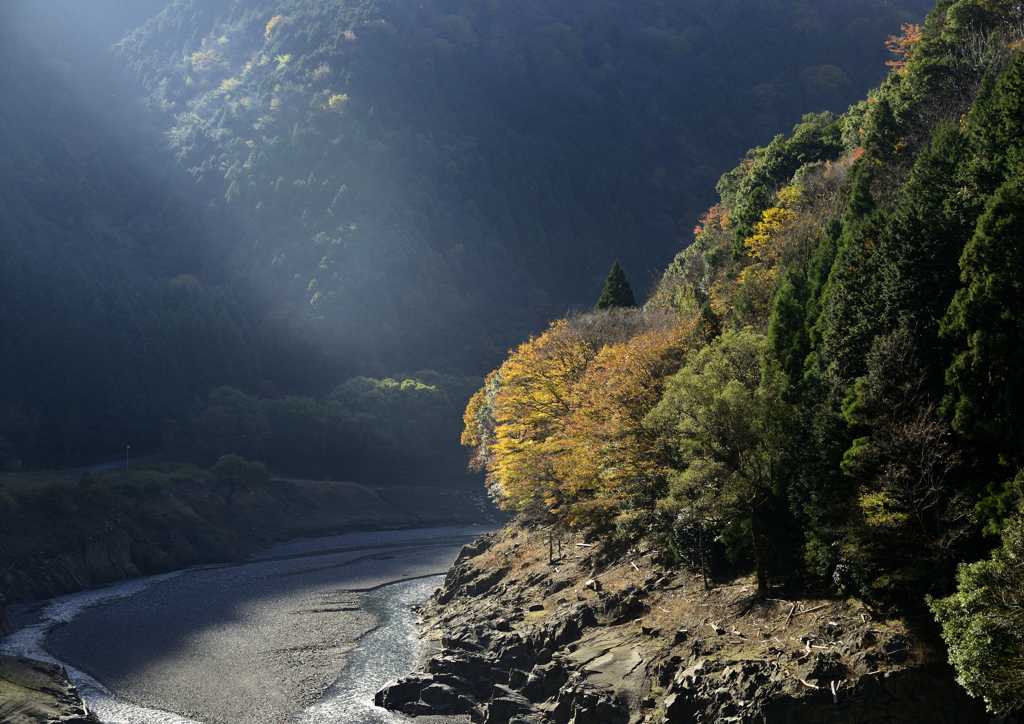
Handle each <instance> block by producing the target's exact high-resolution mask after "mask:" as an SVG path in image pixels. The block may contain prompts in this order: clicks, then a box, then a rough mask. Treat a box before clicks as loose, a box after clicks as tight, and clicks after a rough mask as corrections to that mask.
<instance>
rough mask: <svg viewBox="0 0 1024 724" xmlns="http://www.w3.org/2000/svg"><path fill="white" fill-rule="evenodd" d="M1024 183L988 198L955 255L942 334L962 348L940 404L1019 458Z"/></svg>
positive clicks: (959, 422)
mask: <svg viewBox="0 0 1024 724" xmlns="http://www.w3.org/2000/svg"><path fill="white" fill-rule="evenodd" d="M1022 230H1024V184H1022V183H1021V182H1020V181H1019V180H1013V181H1009V182H1007V183H1006V184H1004V185H1003V186H1001V187H1000V188H999V190H998V191H997V192H996V194H995V196H993V197H992V199H991V200H990V201H989V204H988V207H987V209H986V211H985V214H984V215H983V216H982V217H981V219H980V220H979V221H978V228H977V230H976V231H975V234H974V237H973V238H972V239H971V241H970V242H969V243H968V244H967V246H966V247H965V248H964V253H963V256H962V257H961V259H960V269H961V280H962V281H963V282H964V284H965V286H964V287H963V288H961V289H960V290H959V291H958V292H957V293H956V295H955V296H954V298H953V303H952V304H951V305H950V307H949V311H948V312H947V313H946V317H945V319H944V320H943V324H942V333H943V334H945V335H948V336H950V337H952V338H954V339H957V340H959V341H960V342H961V344H962V345H963V347H962V349H961V350H960V351H959V353H958V354H957V355H956V357H955V358H954V359H953V364H952V365H951V366H950V368H949V370H948V371H947V372H946V384H947V385H949V387H950V392H949V395H948V396H947V398H946V401H945V406H946V409H947V411H948V412H949V413H951V414H952V416H953V427H954V429H956V430H957V431H958V432H964V433H972V432H973V433H981V434H983V435H985V436H991V437H992V438H993V439H995V440H998V441H999V442H1000V443H1001V444H1000V447H1001V451H1002V452H1003V454H1004V455H1005V456H1007V458H1008V459H1009V460H1012V461H1019V459H1020V455H1021V453H1020V445H1021V442H1022V441H1024V414H1022V412H1021V410H1022V406H1021V403H1022V401H1024V381H1022V380H1021V376H1020V370H1021V367H1022V366H1024V335H1022V332H1021V330H1022V329H1024V303H1022V301H1021V300H1022V295H1024V267H1022V258H1024V231H1022Z"/></svg>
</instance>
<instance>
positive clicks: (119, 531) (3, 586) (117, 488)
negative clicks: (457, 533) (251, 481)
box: [0, 464, 501, 632]
mask: <svg viewBox="0 0 1024 724" xmlns="http://www.w3.org/2000/svg"><path fill="white" fill-rule="evenodd" d="M3 481H4V486H3V489H2V490H0V523H2V525H0V597H3V598H6V601H7V603H9V604H15V603H28V602H31V601H38V600H42V599H47V598H52V597H54V596H60V595H64V594H67V593H72V592H74V591H81V590H85V589H88V588H90V587H92V586H95V585H97V584H101V583H108V582H111V581H117V580H122V579H125V578H131V577H134V576H138V575H147V574H156V573H164V572H168V571H173V570H180V569H183V568H185V567H187V566H194V565H199V564H208V563H222V562H228V561H240V560H243V559H244V558H245V557H246V556H248V555H250V554H251V553H253V552H254V551H258V550H263V549H265V548H267V547H269V546H271V545H273V544H274V543H278V542H281V541H285V540H290V539H293V538H300V537H312V536H318V535H330V534H336V533H344V532H355V531H362V530H398V529H409V528H420V527H430V526H438V525H458V524H470V523H486V522H489V521H490V522H493V523H494V524H497V523H498V521H499V519H500V516H501V514H500V513H499V512H498V511H496V510H495V509H494V507H493V505H492V504H491V503H490V501H489V500H488V499H487V497H486V494H485V493H484V491H483V489H482V487H481V488H475V487H474V488H467V487H464V486H463V487H460V486H450V487H445V486H441V485H416V484H412V483H407V484H401V485H372V486H371V485H363V484H358V483H350V482H334V481H326V480H301V479H293V478H276V479H273V480H271V481H270V483H269V484H267V485H264V486H259V487H256V488H250V489H246V490H242V491H239V492H237V493H236V494H235V496H234V500H233V501H232V504H231V505H230V506H228V505H226V504H225V501H224V497H223V495H222V491H218V490H217V489H216V488H215V487H214V485H213V483H212V481H211V480H210V478H209V476H208V474H207V472H206V471H203V470H201V469H199V468H195V467H191V466H182V465H160V464H155V465H153V466H151V467H149V468H145V469H144V468H142V467H141V466H140V468H137V469H133V470H131V471H130V472H129V473H127V474H126V473H124V472H120V473H111V474H107V475H99V476H95V475H80V476H77V477H73V478H69V477H68V476H64V477H63V478H60V477H59V476H58V478H47V477H45V476H38V475H34V474H26V475H23V476H15V475H5V476H4V478H3ZM0 600H2V598H0ZM2 625H3V623H2V615H0V627H2ZM0 632H2V631H0Z"/></svg>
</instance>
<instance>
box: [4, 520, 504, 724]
mask: <svg viewBox="0 0 1024 724" xmlns="http://www.w3.org/2000/svg"><path fill="white" fill-rule="evenodd" d="M484 529H485V528H482V527H480V526H471V527H467V526H461V527H447V528H433V529H426V530H408V531H390V532H372V533H357V534H348V535H341V536H331V537H322V538H318V539H310V540H297V541H291V542H289V543H286V544H282V545H279V546H275V547H274V548H272V549H269V550H266V551H263V552H261V553H258V554H256V555H255V556H253V557H252V558H250V559H248V560H246V561H245V562H242V563H239V564H233V565H222V566H210V567H202V568H198V569H190V570H187V571H183V572H181V573H177V574H172V575H170V576H167V577H163V578H162V579H160V580H158V581H157V582H155V583H153V584H152V585H147V583H146V581H144V580H139V581H133V582H126V583H124V584H116V585H115V586H114V587H111V588H108V589H97V590H95V591H91V592H87V593H83V594H76V595H74V596H69V597H65V598H64V599H57V600H55V601H51V602H46V603H41V604H32V605H29V606H19V607H12V611H14V612H15V614H16V615H17V618H16V622H17V623H18V624H19V625H20V627H21V630H20V631H19V632H18V633H15V634H13V635H12V636H11V637H9V638H8V639H7V640H6V641H5V642H4V645H5V646H8V645H10V643H12V642H17V641H18V640H19V638H21V639H23V640H24V641H25V642H28V643H26V644H25V645H26V646H28V647H29V648H30V649H31V647H32V645H33V644H32V643H31V641H32V640H35V641H36V644H35V645H36V646H38V648H39V649H44V648H45V651H44V652H43V653H44V654H49V655H51V656H53V657H55V658H56V659H59V660H60V661H61V662H64V663H65V664H67V665H68V670H69V673H70V674H71V677H72V681H73V682H75V683H76V684H77V685H78V686H79V688H80V690H81V691H82V693H83V696H84V697H85V699H86V703H88V704H89V706H90V708H91V709H93V710H95V711H96V712H97V713H98V714H99V715H100V718H101V719H103V720H104V721H129V720H131V721H143V722H147V721H164V720H163V719H161V718H160V712H161V711H169V712H175V713H176V714H178V715H180V716H183V717H187V718H188V719H192V720H195V721H201V722H204V723H208V724H262V723H264V722H265V723H267V724H278V723H279V722H282V721H288V720H289V719H290V718H291V717H292V716H293V715H295V714H296V712H298V711H300V710H302V709H304V708H305V707H307V706H309V705H310V704H312V703H313V702H315V701H317V700H318V699H320V698H321V697H322V696H323V694H324V692H325V691H327V690H328V689H329V688H330V687H331V685H332V684H333V683H334V682H335V681H336V680H337V679H338V677H339V676H340V675H341V673H342V672H343V670H344V668H345V665H346V661H347V656H348V654H349V653H350V652H351V650H352V648H353V647H354V646H355V645H356V643H357V641H359V640H360V638H361V637H362V636H364V635H365V634H366V633H368V632H369V631H371V630H372V629H373V628H374V627H375V626H376V624H377V618H376V617H375V616H374V615H372V614H371V613H369V612H367V611H365V610H363V609H362V607H361V605H360V602H361V597H362V596H363V594H364V593H366V592H367V591H370V590H379V589H380V587H381V586H385V585H387V584H390V583H393V582H396V581H403V580H409V579H418V578H420V577H423V576H431V575H437V574H443V573H444V572H446V571H447V570H448V569H449V567H450V566H451V564H452V562H453V561H454V560H455V557H456V555H457V554H458V553H459V551H460V550H461V548H462V546H463V544H465V543H466V542H469V541H471V540H472V539H474V538H475V537H477V536H478V535H479V534H480V532H481V531H482V530H484ZM119 587H126V588H127V589H130V590H128V591H127V593H125V595H119V594H118V588H119ZM425 595H426V594H425ZM78 599H82V600H78ZM76 601H77V602H76ZM97 601H99V603H97ZM76 606H81V608H79V609H76V608H75V607H76ZM68 618H70V622H69V623H66V624H64V625H61V626H59V627H58V628H55V629H54V630H52V632H51V631H49V629H50V628H51V627H52V626H53V624H54V622H56V621H61V620H66V619H68ZM44 639H45V641H44ZM406 645H407V646H413V647H414V646H415V641H414V640H413V641H409V642H406ZM411 663H412V662H410V665H411ZM83 675H85V677H86V678H91V679H95V680H98V681H100V682H102V683H103V684H104V685H105V686H106V688H107V689H109V690H110V691H111V692H112V693H114V694H116V696H117V700H102V699H100V700H93V701H90V691H91V689H92V688H93V686H92V684H89V682H88V681H87V682H86V684H87V685H85V686H83V685H82V683H80V680H82V677H83ZM76 678H77V679H79V680H76ZM138 707H143V708H144V709H150V710H153V712H152V713H147V712H146V711H144V710H142V711H140V710H139V709H138Z"/></svg>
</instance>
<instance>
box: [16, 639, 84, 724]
mask: <svg viewBox="0 0 1024 724" xmlns="http://www.w3.org/2000/svg"><path fill="white" fill-rule="evenodd" d="M0 721H2V722H7V723H8V724H21V723H26V724H28V723H35V722H39V723H40V724H42V723H43V722H46V724H99V719H97V718H96V717H95V716H93V714H92V713H91V712H90V711H89V710H88V708H87V707H86V706H85V704H83V703H82V700H81V698H79V696H78V691H77V689H75V687H74V686H72V685H71V682H70V681H68V672H67V671H66V670H65V669H64V667H63V666H57V665H56V664H48V663H45V662H43V661H35V660H33V659H26V658H22V657H16V656H4V655H2V654H0Z"/></svg>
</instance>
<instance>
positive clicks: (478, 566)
mask: <svg viewBox="0 0 1024 724" xmlns="http://www.w3.org/2000/svg"><path fill="white" fill-rule="evenodd" d="M559 548H560V553H559ZM549 551H550V553H549ZM748 583H749V582H747V581H744V580H737V581H732V582H730V583H728V584H725V583H721V582H719V583H718V584H716V585H714V586H713V587H712V588H711V590H704V588H703V584H702V582H701V580H700V577H699V575H694V574H693V573H690V572H686V571H681V570H675V569H673V568H671V567H670V566H669V565H668V561H667V560H665V559H663V558H661V557H659V556H658V555H656V554H655V555H652V554H650V553H645V552H641V551H637V550H619V551H613V550H609V549H607V548H605V547H604V546H603V545H602V544H601V543H598V542H596V541H595V542H594V543H593V544H591V543H587V542H586V541H584V540H582V539H581V538H579V537H566V538H564V539H562V540H561V541H558V540H557V539H550V538H549V531H546V530H543V529H534V530H528V529H525V528H517V527H514V526H510V527H508V528H506V529H504V530H503V531H499V532H497V533H495V534H492V535H490V536H486V537H484V538H481V539H480V540H478V541H477V542H476V543H475V544H474V545H473V546H467V548H466V549H465V550H464V551H463V554H462V555H461V556H460V557H459V560H458V561H457V562H456V564H455V565H454V566H453V568H452V569H451V571H450V572H449V574H448V577H447V579H446V581H445V584H444V586H443V587H442V588H441V589H439V590H438V592H437V593H436V594H435V595H434V597H433V598H432V599H431V601H430V603H429V604H428V605H427V606H426V607H425V609H424V610H423V612H422V613H423V626H424V633H423V635H424V638H425V639H426V641H427V646H426V649H425V651H426V653H425V654H424V657H423V660H422V662H421V665H420V668H419V671H417V672H415V673H413V674H411V675H409V676H407V677H405V678H403V679H401V680H399V681H396V682H392V683H390V684H388V685H387V686H385V687H384V688H383V689H382V690H381V691H380V692H379V693H378V694H377V704H378V705H380V706H384V707H387V708H389V709H394V710H399V711H403V712H405V713H407V714H414V715H424V714H440V713H447V714H452V713H459V714H469V715H470V716H471V718H472V720H473V721H474V722H483V723H485V724H506V723H507V722H517V723H518V724H527V723H528V722H529V723H532V724H541V723H544V724H561V723H562V722H573V723H574V724H586V723H590V722H593V723H594V724H597V723H598V722H601V723H608V724H614V723H616V722H618V723H621V724H627V723H628V724H639V722H652V723H653V722H701V723H703V722H709V723H710V722H722V721H737V722H738V721H743V722H772V723H773V724H775V723H779V722H793V723H798V722H800V723H802V722H807V723H810V722H839V721H842V722H844V723H857V724H868V723H869V722H893V721H899V722H915V721H919V722H925V721H927V722H950V724H952V723H953V722H957V723H958V724H963V723H965V722H988V721H990V719H991V717H990V716H989V715H986V713H985V711H984V707H983V706H982V705H981V703H980V702H978V701H975V700H973V699H971V698H970V697H968V696H967V695H966V693H964V691H963V690H962V689H961V688H960V687H959V685H957V684H956V683H955V681H954V679H953V672H952V670H951V669H950V668H949V667H948V665H946V664H945V662H944V657H943V656H942V651H941V649H939V650H936V649H934V648H932V646H933V644H932V643H931V642H930V641H929V639H928V638H927V637H923V636H922V635H920V634H919V633H917V632H915V631H914V630H913V629H912V628H911V627H910V626H909V625H908V624H906V623H905V622H901V621H878V620H874V619H872V618H871V617H870V616H869V614H868V612H867V610H865V609H864V608H863V607H861V606H860V605H859V604H858V603H857V602H854V601H836V600H826V599H807V598H804V599H803V600H797V599H796V598H795V597H793V600H787V599H784V598H769V599H768V600H764V601H760V602H754V601H753V600H752V599H751V598H750V594H751V593H752V592H753V590H754V586H753V585H748ZM773 593H774V594H775V595H780V594H779V593H778V592H773Z"/></svg>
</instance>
